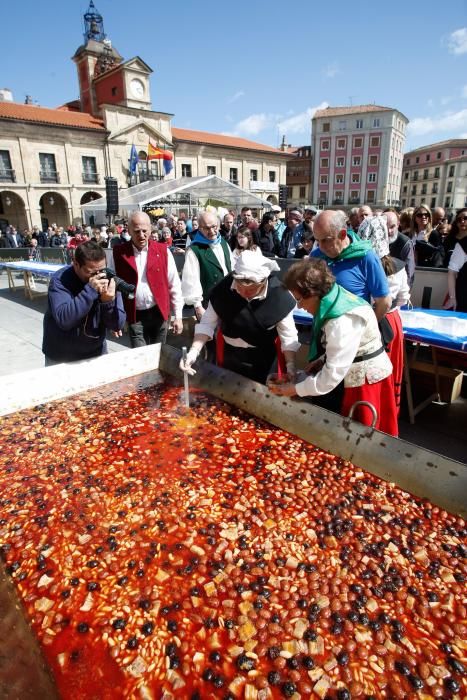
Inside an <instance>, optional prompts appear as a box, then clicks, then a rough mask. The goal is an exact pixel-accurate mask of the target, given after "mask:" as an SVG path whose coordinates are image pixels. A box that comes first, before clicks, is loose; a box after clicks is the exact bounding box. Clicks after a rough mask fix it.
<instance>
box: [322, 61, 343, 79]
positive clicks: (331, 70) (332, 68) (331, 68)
mask: <svg viewBox="0 0 467 700" xmlns="http://www.w3.org/2000/svg"><path fill="white" fill-rule="evenodd" d="M340 72H341V71H340V68H339V65H338V64H337V63H336V62H335V61H334V63H329V64H328V65H327V66H326V68H323V70H322V74H323V76H324V77H325V78H334V77H335V76H336V75H338V74H339V73H340Z"/></svg>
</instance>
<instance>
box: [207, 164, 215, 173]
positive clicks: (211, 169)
mask: <svg viewBox="0 0 467 700" xmlns="http://www.w3.org/2000/svg"><path fill="white" fill-rule="evenodd" d="M215 174H216V166H215V165H208V175H215Z"/></svg>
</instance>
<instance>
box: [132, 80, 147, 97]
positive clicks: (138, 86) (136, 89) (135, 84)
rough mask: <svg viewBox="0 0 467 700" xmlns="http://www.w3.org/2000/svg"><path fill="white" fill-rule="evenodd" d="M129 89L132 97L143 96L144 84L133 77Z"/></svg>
mask: <svg viewBox="0 0 467 700" xmlns="http://www.w3.org/2000/svg"><path fill="white" fill-rule="evenodd" d="M130 90H131V94H132V95H133V96H134V97H139V98H141V97H144V85H143V83H142V82H141V80H138V79H137V78H134V79H133V80H132V81H131V83H130Z"/></svg>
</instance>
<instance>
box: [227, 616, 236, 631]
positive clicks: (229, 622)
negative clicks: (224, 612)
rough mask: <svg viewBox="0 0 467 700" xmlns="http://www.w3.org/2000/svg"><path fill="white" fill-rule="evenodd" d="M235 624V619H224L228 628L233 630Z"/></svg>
mask: <svg viewBox="0 0 467 700" xmlns="http://www.w3.org/2000/svg"><path fill="white" fill-rule="evenodd" d="M234 624H235V623H234V621H233V620H231V619H230V618H226V619H225V620H224V627H225V629H226V630H231V629H233V627H234Z"/></svg>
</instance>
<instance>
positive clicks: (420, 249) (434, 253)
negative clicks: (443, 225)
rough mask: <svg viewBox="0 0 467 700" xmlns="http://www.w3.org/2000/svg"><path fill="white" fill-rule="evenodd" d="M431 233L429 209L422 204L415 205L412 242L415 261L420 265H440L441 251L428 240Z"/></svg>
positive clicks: (441, 262)
mask: <svg viewBox="0 0 467 700" xmlns="http://www.w3.org/2000/svg"><path fill="white" fill-rule="evenodd" d="M430 233H431V211H430V210H429V209H428V208H427V207H425V206H424V205H423V204H422V205H421V206H419V207H416V208H415V210H414V215H413V219H412V243H413V245H414V247H415V263H416V264H417V265H419V266H420V267H442V266H443V253H442V252H441V249H440V248H436V247H435V246H433V245H431V243H429V242H428V238H429V236H430Z"/></svg>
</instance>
